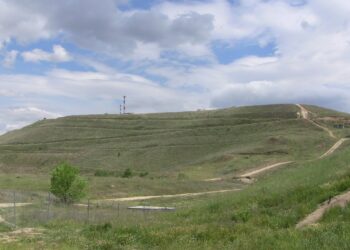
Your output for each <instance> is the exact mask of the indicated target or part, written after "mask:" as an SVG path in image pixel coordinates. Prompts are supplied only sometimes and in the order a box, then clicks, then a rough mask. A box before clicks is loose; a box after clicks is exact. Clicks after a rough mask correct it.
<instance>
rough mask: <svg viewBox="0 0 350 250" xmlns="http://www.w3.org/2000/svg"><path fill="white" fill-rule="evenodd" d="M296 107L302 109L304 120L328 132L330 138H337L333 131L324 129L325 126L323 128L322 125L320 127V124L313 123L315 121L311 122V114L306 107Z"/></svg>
mask: <svg viewBox="0 0 350 250" xmlns="http://www.w3.org/2000/svg"><path fill="white" fill-rule="evenodd" d="M296 105H297V106H298V107H299V108H300V113H301V117H302V118H303V119H305V120H307V121H309V122H310V123H312V124H313V125H315V126H316V127H319V128H320V129H323V130H324V131H326V132H327V133H328V134H329V136H330V137H332V138H337V137H336V136H335V135H334V133H333V131H332V130H330V129H329V128H327V127H324V126H322V125H320V124H318V123H316V122H315V121H313V120H311V119H310V117H309V113H310V112H309V111H308V110H307V109H306V108H305V107H303V106H302V105H300V104H296Z"/></svg>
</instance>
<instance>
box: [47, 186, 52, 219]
mask: <svg viewBox="0 0 350 250" xmlns="http://www.w3.org/2000/svg"><path fill="white" fill-rule="evenodd" d="M50 205H51V193H50V192H49V198H48V204H47V220H50Z"/></svg>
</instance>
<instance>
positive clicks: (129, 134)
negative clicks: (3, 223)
mask: <svg viewBox="0 0 350 250" xmlns="http://www.w3.org/2000/svg"><path fill="white" fill-rule="evenodd" d="M320 110H322V109H320ZM297 112H299V108H298V107H297V106H296V105H270V106H255V107H254V106H253V107H240V108H230V109H223V110H215V111H198V112H183V113H162V114H145V115H86V116H70V117H63V118H59V119H53V120H41V121H38V122H36V123H34V124H33V125H30V126H28V127H26V128H23V129H21V130H17V131H13V132H10V133H7V134H6V135H3V136H1V137H0V170H1V171H3V172H16V171H17V170H18V169H20V171H21V172H22V173H23V172H33V171H35V172H38V171H39V172H40V171H41V172H47V171H48V170H50V169H52V167H53V166H55V165H56V164H57V163H59V162H61V161H68V162H71V163H73V164H75V165H77V166H79V167H80V168H81V169H82V170H83V171H85V172H93V171H95V170H96V169H106V170H122V169H125V168H131V169H133V170H139V171H149V172H155V171H156V172H178V171H180V170H183V171H189V172H191V171H192V170H191V169H195V166H196V164H198V163H200V164H204V163H207V167H208V169H210V168H211V169H212V172H211V174H212V173H213V174H222V173H227V172H234V171H237V170H240V169H242V168H245V167H250V168H251V167H253V166H254V165H255V164H257V162H259V164H262V163H264V162H265V161H267V162H273V161H274V160H275V159H276V160H277V159H278V160H294V159H305V158H309V157H312V156H314V155H315V154H318V153H319V152H320V151H323V150H326V149H327V148H328V147H329V145H331V143H332V140H331V139H330V138H327V136H326V135H325V134H324V133H323V132H322V130H320V129H318V128H317V127H315V126H312V124H309V123H307V122H306V121H304V120H302V119H297ZM266 156H268V157H266ZM193 171H194V172H196V171H195V170H193ZM193 171H192V172H193ZM213 171H214V172H213ZM218 171H219V172H218ZM197 172H198V171H197Z"/></svg>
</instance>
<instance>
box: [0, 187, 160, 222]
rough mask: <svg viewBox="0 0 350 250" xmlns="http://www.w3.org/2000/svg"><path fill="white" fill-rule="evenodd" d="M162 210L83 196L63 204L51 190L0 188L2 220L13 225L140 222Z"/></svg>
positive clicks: (146, 220)
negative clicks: (61, 222) (57, 222)
mask: <svg viewBox="0 0 350 250" xmlns="http://www.w3.org/2000/svg"><path fill="white" fill-rule="evenodd" d="M159 213H160V211H152V210H145V209H132V208H131V207H130V206H128V205H126V204H125V203H119V202H104V203H97V202H95V201H92V200H84V201H81V202H79V203H75V204H63V203H61V202H59V200H58V199H57V198H56V197H54V196H53V195H52V194H51V193H48V194H45V195H43V194H42V195H40V196H39V195H37V194H35V193H33V194H30V193H25V194H23V193H19V192H10V191H6V192H0V223H4V224H7V225H8V226H11V227H33V226H38V225H42V224H46V223H49V222H51V221H75V222H80V223H88V224H101V223H108V222H117V223H120V224H123V223H126V224H128V225H130V224H141V223H145V222H148V221H151V220H153V218H154V216H158V215H159Z"/></svg>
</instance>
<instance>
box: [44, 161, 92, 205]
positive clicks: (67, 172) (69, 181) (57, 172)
mask: <svg viewBox="0 0 350 250" xmlns="http://www.w3.org/2000/svg"><path fill="white" fill-rule="evenodd" d="M85 189H86V181H85V180H84V179H83V178H81V177H80V176H79V170H78V169H77V168H75V167H72V166H71V165H69V164H67V163H62V164H60V165H58V166H57V167H56V168H55V169H54V171H53V173H52V176H51V187H50V191H51V193H53V194H54V195H55V196H56V197H58V198H59V199H60V200H61V201H62V202H64V203H72V202H74V201H77V200H79V199H81V198H83V197H84V196H85Z"/></svg>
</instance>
